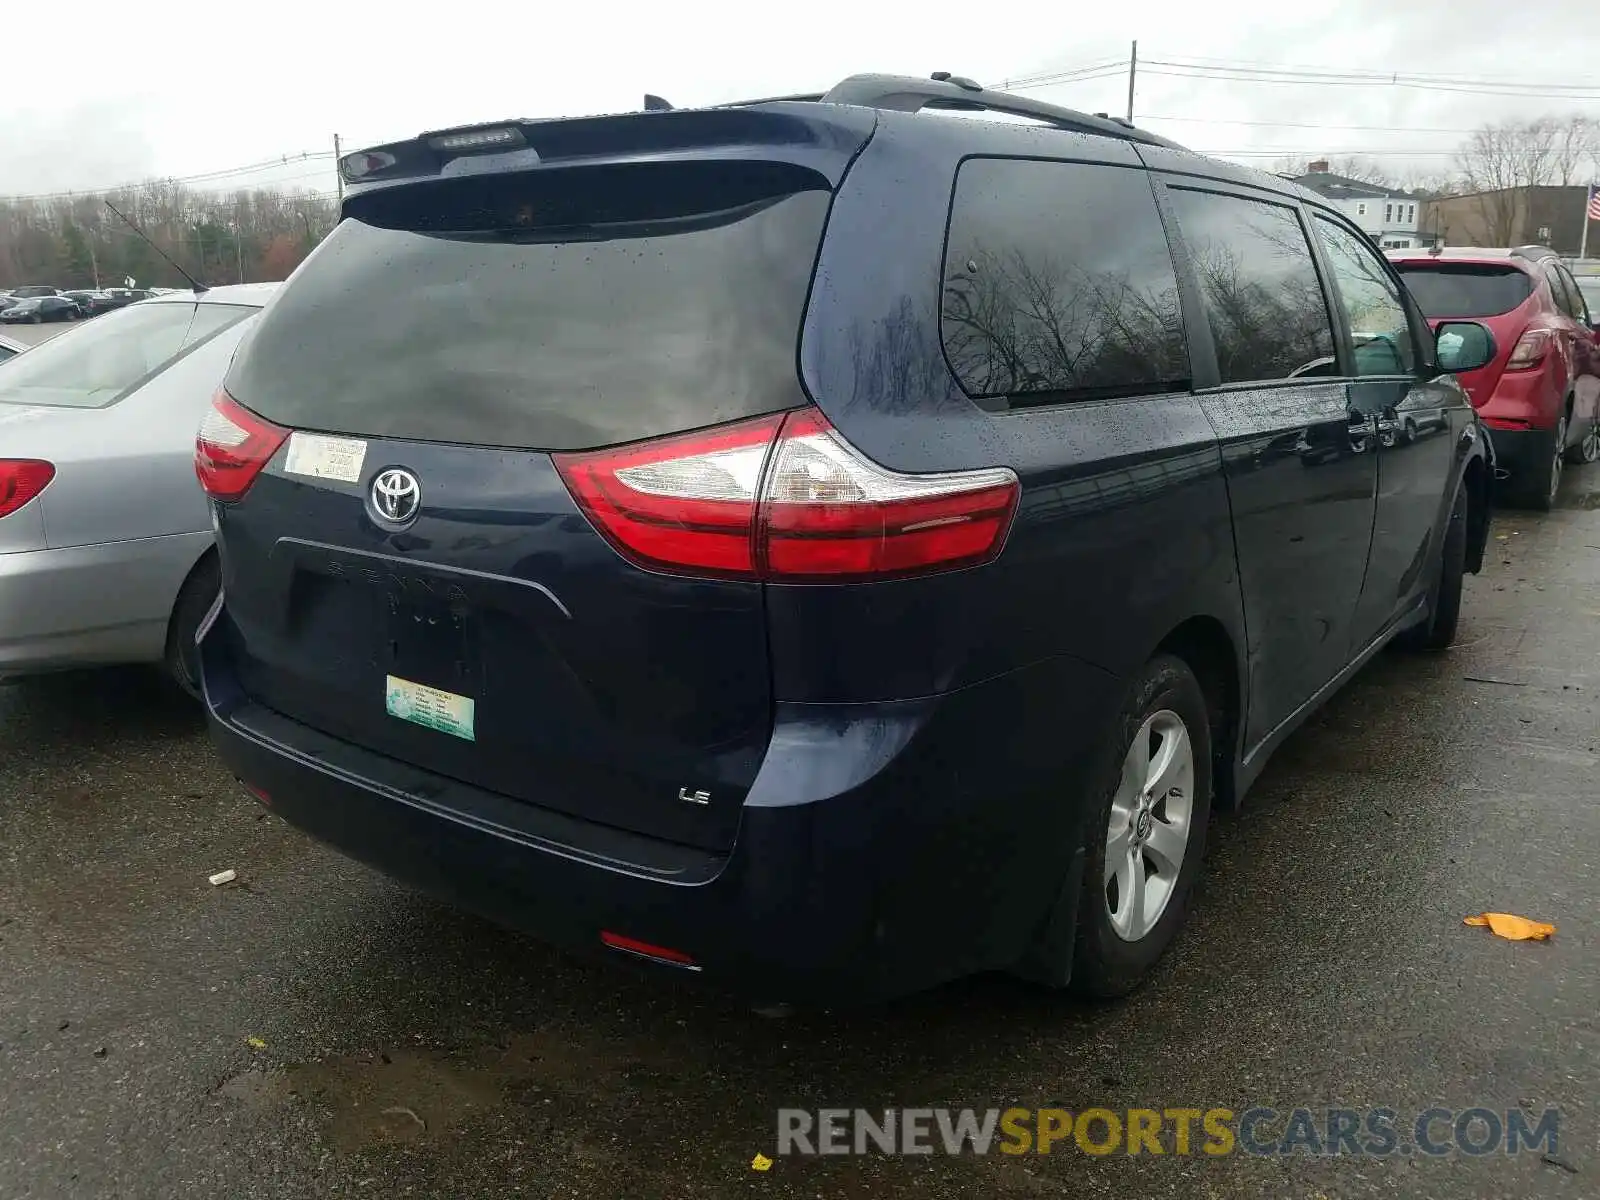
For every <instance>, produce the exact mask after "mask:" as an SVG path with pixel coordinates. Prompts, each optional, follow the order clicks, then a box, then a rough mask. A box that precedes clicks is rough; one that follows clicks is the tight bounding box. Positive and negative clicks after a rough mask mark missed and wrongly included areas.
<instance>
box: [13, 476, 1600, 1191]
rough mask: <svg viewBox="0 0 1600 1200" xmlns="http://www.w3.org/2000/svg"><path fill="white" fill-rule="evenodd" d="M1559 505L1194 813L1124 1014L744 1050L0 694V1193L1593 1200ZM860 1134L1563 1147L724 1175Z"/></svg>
mask: <svg viewBox="0 0 1600 1200" xmlns="http://www.w3.org/2000/svg"><path fill="white" fill-rule="evenodd" d="M1570 476H1571V477H1570V478H1569V480H1568V484H1567V493H1566V497H1565V500H1564V506H1563V508H1562V509H1561V510H1560V511H1558V512H1556V513H1553V514H1551V515H1549V516H1547V517H1536V516H1532V515H1526V516H1524V515H1520V514H1504V515H1502V516H1500V517H1499V518H1497V520H1496V524H1495V528H1494V535H1493V540H1492V541H1491V543H1490V547H1491V550H1490V561H1489V562H1488V564H1487V566H1486V570H1485V573H1484V574H1483V575H1482V576H1481V577H1479V578H1476V579H1471V580H1469V581H1468V595H1467V597H1466V600H1465V609H1464V616H1463V621H1462V629H1461V637H1460V641H1459V643H1458V645H1457V647H1456V648H1455V649H1454V650H1453V651H1451V652H1449V653H1447V654H1443V655H1437V656H1428V657H1408V656H1405V655H1401V654H1399V653H1386V654H1384V655H1381V656H1380V657H1379V658H1378V659H1377V660H1376V661H1375V662H1374V663H1373V664H1371V665H1370V666H1369V667H1368V668H1367V669H1366V670H1365V671H1363V672H1362V674H1361V675H1360V676H1358V677H1357V678H1356V679H1355V680H1354V681H1353V682H1352V683H1351V684H1350V686H1349V687H1347V688H1346V689H1345V690H1344V691H1343V692H1342V693H1341V694H1340V695H1339V696H1338V697H1337V698H1336V699H1335V700H1334V701H1333V702H1332V703H1331V704H1330V705H1329V706H1328V707H1327V708H1326V709H1325V710H1324V711H1323V712H1321V713H1320V714H1319V715H1318V716H1316V717H1315V718H1313V720H1312V722H1311V723H1310V724H1309V725H1308V726H1307V727H1306V728H1305V729H1304V730H1303V731H1301V732H1300V733H1298V734H1297V735H1296V736H1295V737H1294V738H1293V739H1291V740H1290V742H1289V743H1288V744H1287V745H1286V746H1285V747H1284V749H1283V750H1282V751H1281V752H1280V753H1279V755H1278V757H1277V758H1276V759H1275V761H1274V762H1273V763H1272V764H1271V766H1270V767H1269V768H1268V770H1267V772H1266V774H1265V775H1264V776H1263V778H1262V779H1261V781H1260V783H1259V785H1258V786H1257V788H1256V789H1255V791H1254V792H1253V793H1252V795H1251V797H1250V799H1249V802H1248V804H1247V808H1246V810H1245V811H1244V812H1243V813H1242V814H1240V815H1239V816H1236V817H1225V818H1222V819H1221V821H1220V822H1219V825H1218V827H1217V828H1216V830H1215V834H1214V841H1213V849H1212V853H1211V861H1210V863H1209V865H1208V868H1207V871H1206V873H1205V876H1204V880H1203V885H1202V888H1203V890H1202V892H1201V895H1200V898H1199V903H1198V907H1197V910H1196V912H1195V914H1194V917H1193V919H1192V921H1191V923H1190V926H1189V928H1188V930H1187V932H1186V934H1185V936H1184V937H1183V938H1182V939H1181V941H1180V943H1179V945H1178V947H1177V948H1176V950H1175V952H1174V953H1173V954H1171V955H1170V956H1169V958H1168V959H1167V960H1166V962H1165V963H1164V964H1163V965H1162V967H1161V968H1160V970H1159V973H1158V976H1157V978H1156V979H1155V980H1154V982H1153V983H1152V984H1151V985H1150V986H1149V987H1147V988H1146V989H1144V990H1143V991H1141V992H1140V993H1139V994H1137V995H1136V996H1135V997H1133V998H1132V999H1130V1000H1128V1001H1126V1002H1123V1003H1121V1004H1118V1005H1108V1006H1087V1005H1084V1004H1081V1003H1077V1002H1074V1001H1071V1000H1068V999H1065V998H1063V997H1061V996H1057V995H1052V994H1049V993H1044V992H1040V991H1037V990H1034V989H1031V988H1028V987H1026V986H1023V985H1020V984H1014V983H1010V982H1007V981H1005V980H1001V979H980V980H973V981H968V982H965V983H962V984H960V985H956V986H952V987H948V988H944V989H942V990H940V991H937V992H934V993H932V994H929V995H926V996H922V997H918V998H916V999H914V1000H910V1001H907V1002H903V1003H900V1004H896V1005H893V1006H891V1007H889V1008H886V1009H880V1010H876V1011H872V1012H867V1013H849V1014H842V1015H829V1014H823V1013H806V1014H800V1015H796V1016H792V1017H789V1018H787V1019H772V1018H769V1017H762V1016H758V1015H756V1014H753V1013H750V1012H747V1011H744V1010H742V1009H740V1008H739V1007H737V1006H734V1005H732V1004H730V1003H727V1002H724V1001H722V1000H720V999H718V998H716V997H715V996H707V995H702V994H698V993H695V992H692V991H688V990H683V989H680V988H679V987H677V986H675V985H672V984H670V983H663V982H661V981H659V980H656V979H644V978H641V977H639V976H636V975H634V974H633V973H631V972H629V971H626V970H624V969H621V968H617V967H611V966H606V965H602V964H590V963H585V962H575V961H572V960H570V959H567V958H565V957H562V956H560V955H558V954H556V953H554V952H552V951H550V950H547V949H545V948H544V947H542V946H539V945H537V944H535V943H533V942H531V941H529V940H527V939H524V938H521V937H519V936H516V935H514V934H509V933H506V932H503V931H501V930H499V929H496V928H494V927H492V926H490V925H487V924H485V923H483V922H481V921H478V920H476V919H473V918H471V917H467V916H463V915H461V914H459V913H455V912H452V911H450V910H448V909H446V908H443V907H441V906H440V905H438V904H436V903H434V902H433V901H431V900H428V899H425V898H422V897H418V896H416V895H413V894H411V893H408V892H407V891H405V890H403V889H401V888H399V887H397V886H395V885H392V884H390V883H388V882H387V881H385V880H383V879H382V878H379V877H378V876H376V875H374V874H372V873H371V872H369V871H367V870H366V869H365V868H362V867H360V866H357V865H355V864H352V863H349V862H347V861H345V860H343V859H341V858H339V857H338V856H336V855H335V854H333V853H332V852H330V851H327V850H325V849H323V848H321V847H319V846H316V845H313V844H311V843H310V842H308V841H306V840H305V839H304V838H303V837H302V836H301V835H300V834H298V833H297V832H295V831H294V830H292V829H289V828H288V827H286V826H284V825H283V824H282V823H281V822H279V821H278V820H277V819H276V818H274V817H270V816H268V815H267V814H266V813H265V812H264V811H262V810H261V809H259V808H258V807H257V806H256V805H255V804H254V803H253V802H252V801H251V800H250V799H249V798H248V797H247V796H246V795H244V794H243V793H242V791H241V790H240V789H239V788H238V787H237V786H236V785H235V784H234V783H233V782H232V780H231V779H230V778H229V777H228V776H227V775H226V774H225V773H224V772H223V771H222V770H221V769H220V767H219V766H218V764H217V763H216V761H215V759H214V758H213V757H212V755H211V752H210V749H209V747H208V745H207V743H206V740H205V735H204V733H203V731H202V729H201V725H200V721H199V719H198V717H197V715H196V714H195V713H194V712H193V711H192V710H191V708H190V707H189V706H188V705H187V704H186V703H184V702H182V701H180V700H178V699H176V698H175V697H174V696H173V695H172V694H171V693H170V692H169V691H168V690H167V689H166V688H165V686H164V685H162V684H161V683H160V682H159V681H158V680H156V679H155V678H154V677H153V676H152V675H150V674H148V673H146V672H143V671H116V672H97V673H92V674H84V675H76V676H59V677H54V678H48V679H41V680H31V681H21V682H13V683H11V684H8V685H0V1102H3V1103H0V1198H4V1200H13V1198H15V1197H24V1196H26V1197H34V1196H38V1197H56V1196H82V1197H112V1196H116V1197H147V1196H148V1197H163V1198H164V1197H189V1196H195V1197H199V1196H208V1197H215V1196H227V1197H256V1196H261V1197H267V1196H270V1197H294V1196H356V1197H360V1196H384V1197H389V1196H419V1197H421V1196H429V1197H432V1196H438V1197H452V1198H466V1197H480V1196H481V1197H503V1196H509V1195H528V1196H538V1197H548V1196H572V1197H608V1198H609V1197H701V1196H705V1197H714V1196H744V1195H765V1196H772V1197H807V1198H810V1197H829V1198H833V1197H843V1198H853V1197H874V1198H877V1197H884V1198H893V1197H902V1196H904V1197H911V1196H917V1197H925V1196H928V1197H944V1196H951V1197H954V1196H998V1197H1009V1196H1017V1197H1034V1196H1064V1197H1079V1196H1091V1197H1092V1196H1111V1195H1119V1196H1120V1195H1138V1196H1144V1197H1156V1196H1182V1197H1190V1196H1192V1197H1205V1198H1211V1197H1263V1198H1265V1197H1271V1198H1273V1200H1280V1198H1284V1197H1317V1196H1321V1197H1328V1198H1333V1197H1358V1196H1394V1197H1406V1198H1408V1200H1410V1198H1417V1200H1422V1198H1427V1197H1451V1198H1461V1197H1490V1196H1495V1197H1499V1196H1508V1195H1517V1196H1571V1197H1592V1196H1595V1195H1600V1146H1597V1133H1596V1131H1597V1124H1596V1119H1597V1112H1596V1109H1597V1105H1600V1018H1597V1016H1596V1004H1597V1001H1600V954H1597V951H1600V936H1597V933H1596V909H1597V906H1596V896H1597V890H1600V885H1597V874H1600V805H1597V803H1596V800H1597V788H1596V779H1597V774H1600V772H1597V770H1596V768H1597V766H1600V658H1597V650H1600V467H1597V468H1589V469H1587V470H1584V471H1574V472H1571V473H1570ZM1586 489H1588V490H1586ZM225 868H233V869H235V870H236V871H237V872H238V874H239V880H240V882H239V883H237V884H234V885H230V886H227V887H221V888H213V887H212V886H210V885H209V884H208V882H207V876H208V875H210V874H211V873H213V872H216V871H220V870H223V869H225ZM1486 909H1487V910H1498V911H1505V912H1512V913H1521V914H1524V915H1527V916H1531V917H1536V918H1539V919H1542V920H1547V921H1553V922H1555V923H1556V924H1557V925H1558V926H1559V932H1558V933H1557V934H1556V936H1555V938H1554V939H1553V940H1552V941H1550V942H1547V943H1533V942H1529V943H1512V942H1506V941H1502V940H1499V939H1497V938H1495V937H1492V936H1490V935H1489V933H1488V932H1487V931H1486V930H1482V929H1471V928H1467V927H1465V926H1463V924H1462V917H1463V916H1464V915H1466V914H1469V913H1477V912H1481V911H1484V910H1486ZM892 1105H909V1106H924V1107H926V1106H940V1105H951V1106H956V1107H965V1106H970V1107H974V1108H978V1109H987V1108H990V1107H997V1108H1006V1107H1009V1106H1013V1105H1015V1106H1021V1107H1027V1108H1038V1107H1044V1106H1059V1107H1062V1108H1066V1109H1070V1110H1072V1111H1075V1112H1076V1111H1081V1110H1083V1109H1085V1108H1087V1107H1090V1106H1102V1107H1105V1108H1109V1109H1112V1110H1125V1109H1128V1108H1156V1109H1162V1108H1172V1107H1194V1108H1200V1109H1206V1108H1210V1107H1214V1106H1216V1107H1225V1108H1229V1109H1232V1110H1234V1111H1235V1112H1242V1111H1243V1110H1245V1109H1247V1108H1249V1107H1251V1106H1252V1105H1267V1106H1272V1107H1275V1108H1278V1109H1280V1110H1288V1109H1291V1108H1293V1107H1296V1106H1305V1107H1310V1108H1326V1107H1327V1106H1330V1105H1338V1106H1341V1107H1350V1108H1362V1107H1367V1106H1380V1107H1388V1108H1392V1109H1395V1110H1398V1111H1399V1112H1400V1113H1401V1114H1409V1113H1416V1112H1418V1111H1420V1110H1423V1109H1426V1108H1428V1107H1430V1106H1433V1105H1440V1106H1444V1107H1448V1108H1452V1109H1465V1108H1469V1107H1473V1106H1478V1105H1481V1106H1485V1107H1488V1108H1491V1109H1499V1110H1500V1111H1501V1112H1504V1111H1505V1110H1506V1109H1507V1108H1508V1107H1517V1106H1522V1107H1524V1108H1527V1109H1529V1110H1530V1111H1532V1112H1535V1113H1537V1112H1539V1111H1540V1110H1542V1109H1544V1108H1545V1107H1547V1106H1554V1107H1559V1108H1560V1109H1561V1112H1562V1116H1561V1132H1560V1143H1559V1148H1558V1149H1557V1151H1556V1152H1555V1153H1553V1154H1552V1153H1547V1152H1540V1151H1534V1152H1531V1153H1524V1154H1522V1155H1519V1156H1514V1157H1513V1156H1507V1155H1503V1154H1492V1155H1488V1156H1485V1157H1481V1158H1474V1157H1470V1156H1466V1155H1462V1154H1455V1155H1451V1156H1449V1157H1446V1158H1443V1159H1438V1160H1435V1159H1431V1158H1426V1157H1420V1156H1416V1155H1412V1156H1410V1157H1398V1156H1397V1157H1389V1158H1381V1159H1380V1158H1352V1157H1343V1158H1333V1159H1328V1158H1321V1159H1318V1158H1313V1157H1310V1156H1305V1155H1295V1156H1290V1157H1259V1156H1253V1155H1244V1154H1234V1155H1231V1156H1225V1157H1208V1156H1205V1155H1199V1154H1191V1155H1187V1156H1178V1155H1166V1156H1161V1157H1154V1156H1151V1155H1149V1154H1144V1155H1139V1156H1131V1157H1130V1156H1128V1155H1126V1154H1121V1153H1118V1154H1112V1155H1109V1156H1105V1157H1090V1156H1087V1155H1084V1154H1082V1153H1079V1152H1077V1151H1076V1150H1074V1149H1073V1148H1072V1147H1071V1145H1070V1142H1069V1144H1067V1145H1065V1146H1063V1147H1058V1148H1057V1152H1055V1153H1052V1154H1051V1155H1049V1156H1047V1157H1045V1156H1037V1155H1022V1156H1009V1155H1003V1154H990V1155H988V1156H984V1157H975V1156H970V1155H969V1156H965V1157H959V1158H948V1157H944V1156H942V1155H941V1156H933V1157H920V1158H898V1157H896V1158H886V1157H882V1156H873V1157H865V1158H812V1159H798V1158H782V1159H779V1160H778V1161H777V1162H776V1163H775V1164H774V1165H773V1166H772V1168H771V1169H770V1170H768V1171H766V1172H757V1171H754V1170H752V1168H751V1159H752V1156H753V1155H755V1154H757V1153H761V1152H765V1153H767V1154H772V1153H773V1151H774V1149H775V1128H776V1110H777V1109H778V1108H779V1107H781V1106H797V1107H805V1108H812V1109H815V1108H818V1107H825V1106H839V1107H865V1108H871V1109H882V1108H884V1107H885V1106H892ZM1401 1119H1402V1121H1404V1120H1405V1119H1406V1118H1405V1117H1404V1116H1402V1118H1401Z"/></svg>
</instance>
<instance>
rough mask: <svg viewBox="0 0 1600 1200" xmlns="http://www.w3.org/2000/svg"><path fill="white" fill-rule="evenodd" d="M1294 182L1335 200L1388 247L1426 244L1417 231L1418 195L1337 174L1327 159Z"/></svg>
mask: <svg viewBox="0 0 1600 1200" xmlns="http://www.w3.org/2000/svg"><path fill="white" fill-rule="evenodd" d="M1295 182H1296V183H1298V184H1300V185H1301V186H1302V187H1308V188H1310V189H1311V190H1312V191H1313V192H1316V193H1317V194H1319V195H1321V196H1325V197H1327V199H1329V200H1332V201H1333V202H1334V204H1335V205H1337V206H1338V207H1339V208H1340V209H1342V210H1343V211H1344V214H1345V215H1346V216H1347V217H1349V218H1350V219H1351V220H1352V221H1354V222H1355V223H1356V224H1357V225H1359V226H1361V228H1362V230H1363V232H1365V233H1366V234H1367V235H1368V236H1370V237H1371V238H1372V240H1373V241H1375V242H1377V243H1378V245H1380V246H1382V247H1383V248H1384V249H1385V250H1409V249H1411V248H1412V247H1413V246H1420V245H1422V244H1423V243H1422V239H1420V238H1419V237H1418V235H1417V215H1418V214H1419V213H1420V212H1421V211H1422V199H1421V197H1419V196H1414V195H1412V194H1410V193H1408V192H1403V191H1398V190H1395V191H1391V190H1389V189H1387V188H1383V187H1380V186H1378V185H1376V184H1371V183H1363V182H1362V181H1361V180H1359V179H1351V178H1349V177H1347V176H1344V175H1335V174H1333V173H1332V172H1331V171H1329V170H1328V164H1327V162H1326V161H1325V160H1321V161H1318V162H1314V163H1311V164H1310V170H1309V171H1308V172H1307V173H1306V174H1304V175H1301V176H1299V177H1297V178H1296V180H1295Z"/></svg>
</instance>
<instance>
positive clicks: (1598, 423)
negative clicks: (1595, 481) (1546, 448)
mask: <svg viewBox="0 0 1600 1200" xmlns="http://www.w3.org/2000/svg"><path fill="white" fill-rule="evenodd" d="M1596 459H1600V418H1597V419H1595V420H1593V421H1590V422H1589V428H1588V429H1586V430H1585V431H1584V434H1583V437H1582V438H1581V439H1579V440H1578V441H1577V442H1574V443H1573V444H1572V445H1571V446H1568V447H1567V461H1568V462H1569V463H1571V464H1572V465H1573V466H1575V467H1581V466H1584V465H1586V464H1588V463H1592V462H1594V461H1595V460H1596Z"/></svg>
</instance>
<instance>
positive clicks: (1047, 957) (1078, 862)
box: [1011, 845, 1085, 988]
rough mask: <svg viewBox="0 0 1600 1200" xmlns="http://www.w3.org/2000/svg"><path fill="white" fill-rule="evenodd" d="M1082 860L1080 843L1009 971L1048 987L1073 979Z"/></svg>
mask: <svg viewBox="0 0 1600 1200" xmlns="http://www.w3.org/2000/svg"><path fill="white" fill-rule="evenodd" d="M1084 861H1085V859H1084V848H1083V846H1082V845H1080V846H1079V847H1078V849H1077V850H1076V851H1075V852H1074V853H1073V855H1072V861H1071V862H1070V863H1068V864H1067V870H1066V877H1065V878H1064V879H1063V880H1062V881H1061V890H1060V891H1059V892H1058V893H1057V894H1056V899H1055V903H1054V904H1052V905H1051V906H1050V910H1049V912H1047V913H1046V914H1045V918H1044V921H1043V922H1042V923H1041V925H1040V927H1039V932H1038V934H1037V936H1035V938H1034V939H1033V942H1032V944H1031V945H1030V946H1029V948H1028V952H1027V953H1026V954H1024V955H1023V957H1022V959H1021V960H1020V961H1019V962H1018V963H1017V964H1016V966H1014V967H1013V968H1012V969H1011V971H1012V974H1014V975H1017V976H1019V977H1020V978H1022V979H1026V980H1028V981H1029V982H1030V983H1037V984H1041V985H1043V986H1044V987H1048V988H1064V987H1066V986H1067V984H1069V983H1070V982H1072V951H1073V945H1074V943H1075V941H1076V940H1077V936H1076V935H1077V931H1078V902H1079V900H1080V898H1081V897H1082V895H1083V867H1084Z"/></svg>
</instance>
